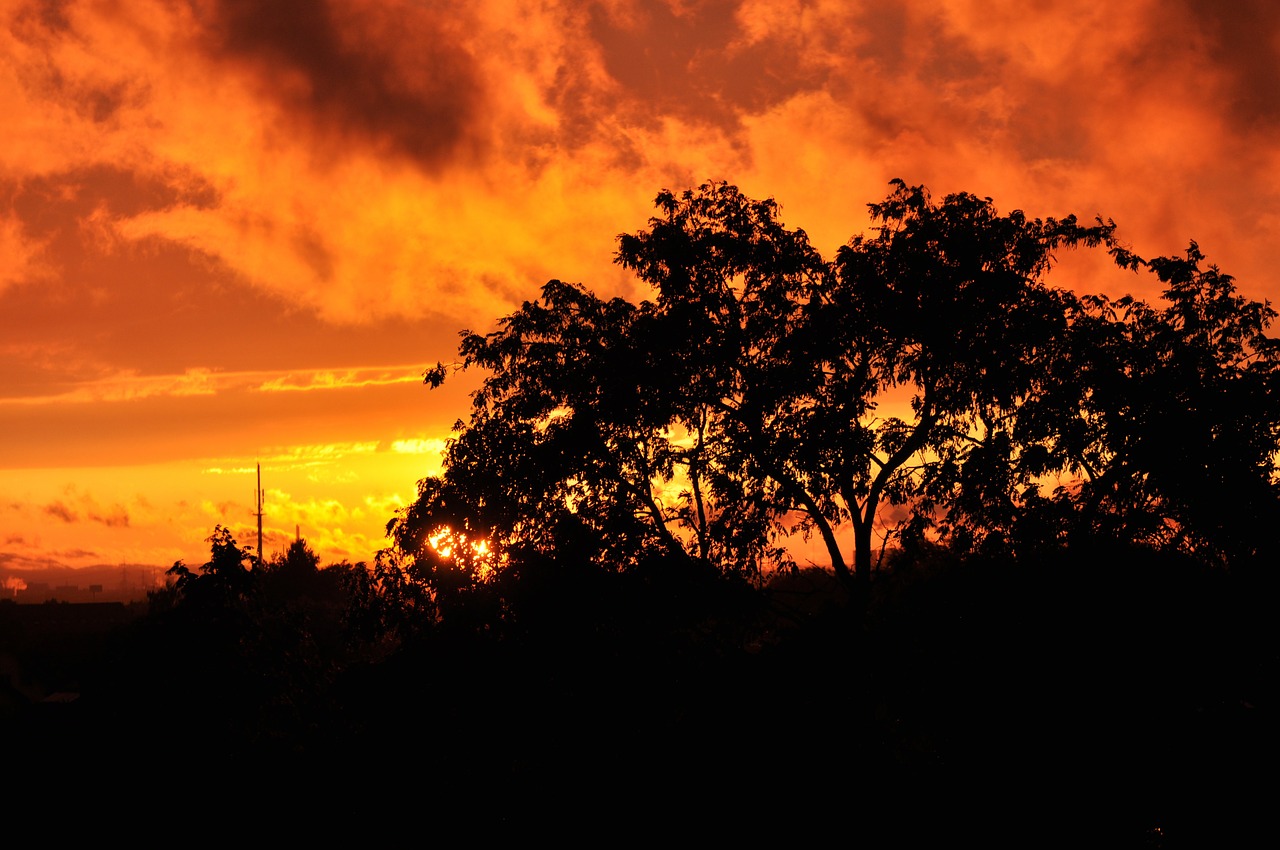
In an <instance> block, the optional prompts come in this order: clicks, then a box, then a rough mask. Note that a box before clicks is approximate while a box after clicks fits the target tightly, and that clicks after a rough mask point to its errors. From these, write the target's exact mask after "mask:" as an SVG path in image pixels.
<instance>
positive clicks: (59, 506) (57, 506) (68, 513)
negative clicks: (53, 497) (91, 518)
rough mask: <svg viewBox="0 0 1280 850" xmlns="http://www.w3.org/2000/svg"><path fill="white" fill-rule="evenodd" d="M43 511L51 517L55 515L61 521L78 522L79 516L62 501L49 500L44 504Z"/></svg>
mask: <svg viewBox="0 0 1280 850" xmlns="http://www.w3.org/2000/svg"><path fill="white" fill-rule="evenodd" d="M44 512H45V513H46V514H48V515H49V516H51V517H56V518H58V519H60V520H62V521H63V522H78V521H79V520H80V517H79V515H78V514H76V513H75V512H74V511H73V510H71V508H69V507H67V506H66V505H65V504H63V503H62V502H51V503H49V504H47V505H45V506H44Z"/></svg>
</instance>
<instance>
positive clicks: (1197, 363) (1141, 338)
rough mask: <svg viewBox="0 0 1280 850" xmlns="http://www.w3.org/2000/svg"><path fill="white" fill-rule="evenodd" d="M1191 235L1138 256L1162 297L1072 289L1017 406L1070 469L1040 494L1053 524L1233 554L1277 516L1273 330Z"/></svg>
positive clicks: (1267, 532)
mask: <svg viewBox="0 0 1280 850" xmlns="http://www.w3.org/2000/svg"><path fill="white" fill-rule="evenodd" d="M1203 260H1204V256H1203V254H1202V253H1201V252H1200V249H1199V247H1198V246H1197V245H1196V243H1194V242H1192V243H1191V245H1190V247H1189V248H1188V249H1187V251H1186V253H1185V255H1184V256H1182V257H1158V258H1155V259H1151V260H1141V259H1139V258H1137V257H1133V256H1132V255H1130V257H1129V258H1128V261H1129V263H1130V264H1131V265H1133V266H1134V267H1137V266H1140V265H1141V266H1145V267H1147V268H1148V269H1150V270H1151V271H1152V272H1153V273H1155V274H1156V275H1157V276H1158V278H1159V280H1160V281H1161V282H1162V284H1164V290H1163V299H1164V302H1165V304H1164V306H1152V305H1149V304H1147V303H1145V302H1143V301H1140V300H1135V299H1133V298H1131V297H1124V298H1119V299H1115V300H1112V299H1109V298H1106V297H1103V296H1086V297H1083V298H1081V299H1080V300H1079V302H1077V303H1076V304H1075V306H1074V309H1073V311H1072V314H1071V317H1070V318H1071V328H1070V334H1069V336H1068V339H1067V347H1066V348H1064V349H1063V350H1062V351H1061V352H1060V356H1058V357H1056V358H1054V360H1053V361H1052V363H1051V364H1050V365H1051V369H1050V375H1049V377H1048V380H1047V381H1046V391H1045V393H1044V395H1043V396H1042V398H1041V399H1039V400H1037V404H1036V405H1035V406H1033V407H1030V408H1028V409H1027V410H1024V411H1023V412H1022V413H1021V418H1022V420H1023V423H1022V424H1023V428H1022V433H1021V434H1020V435H1019V437H1020V439H1022V440H1024V441H1035V442H1036V444H1038V445H1039V446H1041V447H1042V451H1043V452H1044V453H1045V454H1047V455H1051V456H1053V457H1054V458H1055V461H1054V466H1055V467H1056V468H1059V469H1062V470H1064V471H1066V472H1069V473H1070V474H1071V475H1072V476H1073V481H1072V483H1071V484H1070V485H1068V486H1064V487H1062V488H1059V489H1058V490H1057V492H1056V493H1055V494H1054V500H1055V502H1056V503H1057V506H1058V508H1059V510H1058V511H1057V515H1058V516H1059V517H1061V518H1064V519H1065V522H1064V523H1063V524H1062V528H1063V533H1068V532H1069V533H1071V534H1074V535H1077V536H1078V535H1080V534H1089V535H1103V536H1105V537H1107V538H1112V539H1119V540H1121V541H1124V542H1136V543H1140V544H1146V545H1151V546H1156V547H1160V548H1171V549H1175V550H1178V551H1183V552H1186V553H1190V554H1194V555H1197V556H1200V557H1202V558H1204V559H1207V560H1210V561H1214V562H1223V563H1239V562H1241V561H1243V560H1248V559H1252V558H1256V557H1258V556H1259V555H1260V554H1261V553H1262V552H1263V551H1265V550H1267V549H1268V547H1273V546H1274V544H1273V543H1272V542H1271V538H1272V537H1273V529H1274V528H1275V524H1276V522H1277V521H1278V520H1280V477H1278V475H1277V459H1278V454H1277V452H1278V450H1280V341H1277V340H1275V339H1273V338H1270V337H1268V336H1267V335H1266V332H1267V330H1268V328H1269V327H1270V325H1271V322H1272V320H1273V319H1274V318H1275V316H1276V313H1275V311H1274V310H1273V309H1272V308H1271V307H1270V305H1269V304H1267V303H1265V302H1258V301H1251V300H1248V299H1246V298H1244V297H1243V296H1241V295H1239V294H1238V293H1237V292H1236V287H1235V283H1234V281H1233V279H1232V277H1231V276H1230V275H1227V274H1224V273H1223V272H1221V271H1220V270H1219V269H1218V268H1217V267H1216V266H1209V267H1208V268H1207V269H1205V268H1201V263H1202V262H1203Z"/></svg>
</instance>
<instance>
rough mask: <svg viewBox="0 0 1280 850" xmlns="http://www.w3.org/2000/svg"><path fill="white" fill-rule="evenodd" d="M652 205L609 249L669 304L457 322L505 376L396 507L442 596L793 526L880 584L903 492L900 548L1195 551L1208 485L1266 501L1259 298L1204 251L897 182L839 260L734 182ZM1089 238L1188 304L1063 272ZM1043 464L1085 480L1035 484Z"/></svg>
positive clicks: (752, 549) (688, 556) (1267, 380)
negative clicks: (1059, 254) (877, 575)
mask: <svg viewBox="0 0 1280 850" xmlns="http://www.w3.org/2000/svg"><path fill="white" fill-rule="evenodd" d="M656 203H657V207H658V209H659V213H660V214H659V215H658V216H656V217H654V218H652V219H650V221H649V226H648V227H647V229H645V230H643V231H641V232H639V233H635V234H623V235H622V236H620V237H619V250H618V254H617V262H618V263H620V264H621V265H622V266H624V267H625V268H628V269H630V270H632V271H634V272H635V273H636V274H637V275H638V276H639V278H640V279H641V280H643V281H644V282H646V283H648V284H650V285H651V286H652V287H653V290H654V297H653V300H652V301H648V300H646V301H642V302H641V303H639V304H632V303H630V302H628V301H625V300H623V299H620V298H615V299H612V300H608V301H605V300H602V299H600V298H597V297H596V296H594V295H592V294H591V293H590V292H589V291H587V290H586V289H585V288H583V287H582V286H580V285H574V284H568V283H564V282H562V281H558V280H552V281H550V282H549V283H547V284H546V286H544V287H543V290H542V297H541V298H540V299H539V300H537V301H534V302H526V303H525V304H524V305H523V306H522V307H521V309H520V310H518V311H516V312H515V313H513V314H511V315H509V316H507V317H505V318H504V319H502V320H501V322H500V325H499V329H498V330H497V331H494V332H492V333H489V334H487V335H481V334H477V333H473V332H469V331H468V332H464V333H463V336H462V342H461V345H460V348H459V351H460V354H461V356H462V360H461V364H460V365H459V366H458V367H457V368H468V367H472V366H478V367H481V368H483V369H485V370H487V371H488V372H489V376H488V377H487V378H486V379H485V381H484V382H483V385H482V386H481V388H480V389H479V390H478V391H477V392H476V393H474V395H473V401H474V406H473V410H472V414H471V417H470V419H469V421H468V422H466V423H465V424H464V423H462V422H459V423H458V426H457V428H456V433H455V436H454V438H453V439H452V440H451V442H450V444H449V447H448V449H447V452H446V457H445V465H444V472H443V473H442V474H441V475H440V476H438V477H432V478H428V479H424V480H423V481H422V482H420V486H419V497H418V499H417V501H416V502H415V503H414V504H412V505H411V506H409V507H408V508H407V509H406V510H405V511H403V512H402V513H401V514H400V515H399V516H397V517H396V518H395V519H394V520H393V521H392V522H391V523H390V524H389V527H388V528H389V531H390V532H391V533H392V535H393V539H394V542H395V547H396V550H397V552H398V553H399V554H400V555H401V556H403V557H407V558H410V559H416V560H417V561H418V562H419V563H420V565H421V568H422V571H421V573H420V575H421V577H422V580H423V581H424V582H425V584H426V586H427V587H428V588H429V591H430V592H431V593H435V594H437V595H441V594H445V595H447V594H449V593H456V592H457V591H458V590H459V589H465V588H472V589H474V588H475V587H477V586H478V585H477V583H478V582H483V580H484V578H485V576H486V575H489V574H492V572H493V571H494V570H495V569H497V568H500V567H502V565H503V564H508V563H511V562H515V561H519V560H522V559H527V558H533V557H537V558H543V557H545V556H548V555H549V554H551V553H557V552H558V553H562V554H564V555H566V556H568V557H573V558H579V559H584V560H585V561H587V562H591V563H595V564H597V565H599V566H603V567H605V568H607V569H610V570H628V569H634V568H638V567H639V566H640V565H643V564H646V563H654V562H656V560H657V559H658V558H659V557H662V558H666V559H677V560H680V559H683V560H686V561H703V562H707V563H710V564H713V565H714V566H715V567H716V568H717V569H719V570H720V571H722V572H723V573H726V574H741V575H754V574H756V573H757V572H758V571H759V570H760V569H761V568H762V567H764V566H766V565H784V566H785V565H788V564H789V563H790V560H789V556H788V554H787V548H786V543H787V537H788V536H789V535H792V534H797V533H799V534H803V535H806V536H807V535H811V534H816V535H818V537H819V538H820V539H821V540H822V542H823V544H824V547H825V549H826V551H827V553H828V559H829V565H830V567H831V569H832V570H833V571H834V572H835V573H836V574H837V575H839V576H841V577H842V578H844V579H846V580H848V579H851V578H852V577H853V576H858V577H860V578H861V579H862V580H863V581H865V580H866V579H867V578H869V576H870V571H871V567H872V564H873V559H874V543H875V541H874V530H875V525H876V523H877V522H878V521H882V520H883V515H884V511H883V509H884V508H885V507H886V506H897V507H898V508H899V513H900V515H901V516H903V517H904V520H903V521H902V523H901V524H900V526H899V527H898V528H897V529H886V530H885V531H884V534H885V542H886V543H887V542H888V539H889V536H890V535H893V534H898V535H900V536H904V539H924V537H925V536H926V535H935V536H936V535H941V536H944V537H951V538H952V539H953V540H955V541H957V542H959V543H960V544H961V545H962V546H969V545H974V544H977V543H984V544H989V543H992V542H996V543H1004V544H1007V543H1010V542H1014V543H1016V542H1017V541H1018V539H1019V537H1020V536H1021V538H1024V539H1028V538H1029V539H1032V540H1034V539H1035V538H1036V537H1037V536H1040V537H1044V536H1047V537H1048V538H1049V542H1052V541H1053V540H1054V539H1056V538H1058V537H1061V536H1062V535H1063V534H1065V531H1064V530H1063V529H1065V528H1066V527H1067V526H1079V525H1080V524H1081V523H1083V524H1085V525H1088V524H1090V523H1093V524H1095V525H1096V524H1097V523H1098V522H1100V521H1101V519H1100V518H1102V517H1104V516H1105V517H1110V518H1111V519H1114V520H1115V521H1117V522H1119V523H1120V524H1126V525H1127V524H1130V523H1132V524H1133V525H1132V531H1133V534H1131V535H1130V537H1131V539H1140V538H1143V537H1144V535H1145V536H1148V537H1150V536H1151V535H1147V534H1146V532H1145V531H1143V530H1142V529H1141V528H1140V527H1139V525H1140V524H1141V523H1154V526H1155V527H1159V528H1163V529H1169V530H1170V532H1169V533H1170V534H1172V535H1173V536H1177V537H1180V538H1182V539H1187V540H1190V539H1192V537H1194V538H1195V539H1196V540H1198V541H1201V542H1199V543H1197V544H1196V545H1198V546H1202V545H1204V544H1203V541H1204V540H1206V539H1208V537H1222V536H1223V535H1224V534H1226V532H1227V524H1226V523H1228V520H1227V519H1226V517H1225V516H1224V514H1225V513H1229V512H1225V511H1222V510H1217V512H1216V513H1214V512H1212V511H1209V510H1207V508H1208V505H1209V501H1208V500H1209V498H1210V497H1209V494H1210V493H1212V494H1214V495H1213V496H1212V498H1213V499H1217V500H1218V502H1217V503H1218V504H1230V501H1231V498H1232V496H1233V495H1234V496H1244V495H1248V497H1249V498H1251V499H1254V500H1255V501H1256V500H1261V502H1262V503H1264V504H1266V505H1272V506H1273V505H1274V503H1275V493H1276V484H1275V451H1276V447H1277V438H1278V437H1280V430H1278V429H1277V427H1276V425H1275V422H1276V420H1277V416H1278V415H1280V414H1277V412H1276V409H1277V407H1278V406H1277V405H1276V404H1275V403H1274V399H1275V380H1276V378H1275V374H1276V370H1275V352H1276V349H1275V346H1274V342H1272V341H1269V340H1267V339H1266V337H1265V336H1264V335H1263V331H1264V330H1265V329H1266V326H1267V323H1268V322H1269V321H1270V317H1271V313H1270V308H1269V307H1267V306H1266V305H1260V304H1256V303H1253V302H1247V301H1245V300H1243V299H1241V298H1239V297H1238V296H1235V295H1234V294H1233V289H1232V287H1231V285H1230V278H1229V277H1227V276H1225V275H1221V274H1220V273H1219V272H1218V271H1217V270H1216V269H1213V270H1210V271H1208V272H1202V271H1200V270H1199V267H1198V263H1199V261H1200V259H1202V258H1201V257H1200V256H1199V254H1198V251H1196V250H1195V249H1194V246H1193V251H1192V252H1191V253H1189V255H1188V257H1187V259H1186V260H1175V259H1168V258H1164V259H1157V260H1151V261H1145V260H1142V259H1141V258H1139V257H1137V256H1136V255H1134V254H1133V253H1131V252H1130V251H1129V250H1127V249H1126V248H1124V247H1122V246H1121V245H1119V243H1118V242H1117V241H1116V239H1115V225H1114V223H1112V222H1110V221H1103V220H1102V219H1098V220H1097V221H1096V223H1095V224H1093V225H1090V226H1084V225H1081V224H1079V223H1078V222H1077V220H1076V218H1075V217H1074V216H1067V217H1065V218H1062V219H1054V218H1049V219H1044V220H1041V219H1029V218H1027V217H1026V216H1025V215H1024V214H1023V213H1021V212H1020V211H1015V212H1013V213H1010V214H1007V215H1002V214H999V213H998V212H997V211H996V210H995V208H994V206H993V204H992V202H991V200H990V199H989V198H978V197H976V196H974V195H970V194H965V193H961V194H954V195H949V196H947V197H946V198H945V199H943V201H942V202H941V203H935V202H934V201H933V200H932V199H931V198H930V196H929V194H928V193H927V192H926V191H925V190H924V189H923V188H921V187H909V186H907V185H906V184H905V183H904V182H902V181H894V182H893V184H892V191H891V192H890V194H889V195H888V197H887V198H886V199H885V200H884V201H883V202H881V203H876V204H871V205H869V207H870V210H871V213H872V216H873V218H874V220H875V221H876V222H878V225H877V227H876V229H875V230H874V231H873V232H872V234H871V235H869V236H858V237H855V238H854V239H852V240H851V241H850V242H849V243H847V244H846V245H845V246H844V247H842V248H841V249H840V251H839V252H838V254H837V256H836V258H835V260H834V261H832V262H827V261H825V260H824V259H823V258H822V257H821V256H820V255H819V254H818V252H817V251H816V250H815V249H813V247H812V246H811V245H810V244H809V242H808V238H807V236H806V235H805V233H804V231H802V230H790V229H787V228H785V227H783V226H782V224H781V223H780V222H779V220H778V207H777V204H776V203H775V202H773V201H772V200H764V201H757V200H752V199H750V198H748V197H746V196H744V195H743V194H741V193H740V192H739V191H738V190H737V188H735V187H733V186H730V185H727V184H724V183H709V184H705V185H703V186H701V187H699V188H698V189H697V190H690V191H687V192H684V193H683V194H682V195H680V196H679V197H677V196H676V195H674V194H672V193H671V192H663V193H661V194H660V195H659V196H658V198H657V202H656ZM1077 246H1080V247H1089V248H1097V247H1102V248H1104V249H1105V250H1107V251H1108V252H1109V253H1110V255H1111V256H1112V257H1113V259H1114V260H1115V262H1116V263H1117V264H1118V265H1119V266H1120V267H1121V268H1123V269H1130V270H1137V269H1142V268H1145V269H1148V270H1150V271H1152V272H1154V273H1155V274H1157V275H1158V276H1159V277H1160V279H1161V280H1162V281H1164V282H1165V283H1166V284H1167V285H1168V287H1169V288H1168V290H1167V292H1166V298H1168V299H1169V300H1170V302H1171V306H1170V307H1169V308H1168V309H1167V310H1165V311H1162V312H1161V311H1155V310H1153V309H1152V308H1149V307H1146V305H1143V304H1141V303H1140V302H1136V301H1133V300H1132V299H1121V300H1120V301H1118V302H1115V304H1112V303H1111V302H1109V301H1107V300H1106V299H1105V298H1102V297H1100V296H1088V297H1078V296H1076V295H1074V294H1073V293H1071V292H1067V291H1063V290H1059V289H1054V288H1051V287H1049V286H1048V285H1047V284H1046V283H1045V279H1046V276H1047V273H1048V272H1049V270H1050V268H1051V266H1052V265H1053V263H1054V261H1055V252H1056V251H1058V250H1060V249H1064V248H1072V247H1077ZM1117 309H1119V310H1120V312H1119V313H1117ZM448 371H449V370H448V368H447V367H445V366H444V365H443V364H437V366H436V367H435V368H434V369H431V370H429V371H428V372H427V374H426V380H427V382H428V383H429V384H431V385H433V386H438V385H439V384H440V383H441V382H442V381H443V380H444V379H445V378H446V375H447V373H448ZM891 398H896V399H901V400H902V403H901V404H900V406H899V407H898V408H896V409H891V410H888V411H885V410H884V408H885V405H886V403H887V401H888V400H889V399H891ZM1140 408H1141V410H1142V411H1143V412H1141V414H1140V415H1139V413H1138V411H1139V409H1140ZM1248 422H1256V423H1258V427H1257V428H1255V429H1253V430H1250V426H1248V425H1246V424H1244V423H1248ZM1168 425H1174V427H1175V429H1176V432H1177V434H1178V437H1179V439H1180V440H1181V439H1185V440H1187V441H1189V442H1190V443H1193V444H1194V446H1195V448H1194V449H1188V448H1186V447H1182V448H1179V447H1177V446H1174V445H1171V444H1169V443H1168V441H1167V440H1166V438H1164V437H1161V436H1159V435H1160V434H1162V433H1168V432H1167V431H1166V430H1164V429H1165V428H1166V426H1168ZM1162 441H1164V442H1162ZM1197 452H1198V453H1200V454H1199V455H1197V454H1196V453H1197ZM1206 452H1207V454H1206ZM1196 470H1209V471H1208V472H1203V471H1202V472H1197V471H1196ZM1053 475H1064V476H1066V477H1068V478H1069V477H1072V476H1083V478H1084V480H1083V482H1081V483H1080V484H1079V485H1078V486H1076V487H1068V488H1065V489H1062V490H1060V491H1058V492H1057V494H1056V496H1047V495H1045V494H1044V493H1043V492H1042V491H1043V488H1044V486H1045V483H1046V481H1047V480H1048V479H1049V477H1050V476H1053ZM1153 488H1155V489H1153ZM1157 493H1158V495H1155V494H1157ZM1153 499H1154V501H1153ZM1099 510H1102V513H1099ZM1266 510H1268V511H1270V510H1272V508H1271V507H1268V508H1267V509H1266ZM1211 514H1212V515H1213V516H1216V517H1217V518H1211ZM850 527H851V530H852V537H853V549H852V555H853V570H852V571H851V570H850V569H849V562H848V560H847V556H846V552H845V549H844V546H845V543H844V542H843V541H842V538H841V535H842V533H843V530H844V529H846V528H850ZM1157 536H1158V535H1157ZM433 541H434V542H433ZM442 541H443V542H444V545H441V544H442ZM1040 542H1045V541H1044V540H1043V539H1042V540H1041V541H1040Z"/></svg>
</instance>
